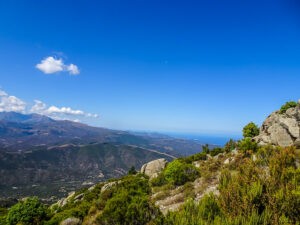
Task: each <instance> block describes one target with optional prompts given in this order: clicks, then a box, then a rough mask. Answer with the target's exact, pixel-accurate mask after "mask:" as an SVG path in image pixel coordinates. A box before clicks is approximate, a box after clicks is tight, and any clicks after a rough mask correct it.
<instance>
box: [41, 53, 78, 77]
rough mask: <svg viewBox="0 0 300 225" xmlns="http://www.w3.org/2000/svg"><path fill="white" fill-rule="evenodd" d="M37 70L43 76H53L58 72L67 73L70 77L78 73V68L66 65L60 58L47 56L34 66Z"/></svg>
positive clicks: (73, 65)
mask: <svg viewBox="0 0 300 225" xmlns="http://www.w3.org/2000/svg"><path fill="white" fill-rule="evenodd" d="M35 67H36V68H37V69H38V70H40V71H42V72H43V73H45V74H53V73H58V72H69V74H71V75H78V74H79V73H80V71H79V68H78V66H76V65H75V64H72V63H71V64H69V65H66V64H65V63H64V61H63V59H61V58H58V59H56V58H54V57H53V56H48V57H46V58H44V59H43V60H42V61H41V62H40V63H38V64H36V66H35Z"/></svg>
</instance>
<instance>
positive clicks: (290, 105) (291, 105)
mask: <svg viewBox="0 0 300 225" xmlns="http://www.w3.org/2000/svg"><path fill="white" fill-rule="evenodd" d="M296 106H297V103H296V102H294V101H290V102H286V103H285V104H284V105H283V106H281V108H280V110H279V113H281V114H282V113H285V112H286V111H287V110H288V109H289V108H294V107H296Z"/></svg>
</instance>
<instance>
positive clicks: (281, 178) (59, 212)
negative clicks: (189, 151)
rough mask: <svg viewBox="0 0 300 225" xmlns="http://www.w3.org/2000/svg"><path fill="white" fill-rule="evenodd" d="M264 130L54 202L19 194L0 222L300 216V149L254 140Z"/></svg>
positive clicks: (138, 223)
mask: <svg viewBox="0 0 300 225" xmlns="http://www.w3.org/2000/svg"><path fill="white" fill-rule="evenodd" d="M295 107H299V105H298V104H296V105H293V106H291V107H290V108H295ZM262 131H263V129H260V130H259V129H258V127H256V125H255V124H254V123H249V124H248V125H247V126H245V128H244V129H243V133H244V139H242V140H239V141H238V142H235V141H232V140H230V141H229V142H228V143H227V144H226V145H225V146H224V148H214V149H212V150H210V149H209V148H204V149H203V152H201V153H197V154H194V155H191V156H188V157H182V158H178V159H175V160H173V161H172V162H169V163H168V162H167V161H166V160H163V159H159V160H154V161H151V162H149V163H146V164H145V165H143V166H142V169H141V171H140V172H137V171H134V170H133V169H131V170H129V172H128V174H127V175H126V176H123V177H122V178H119V179H113V180H109V181H106V182H100V183H98V184H95V185H93V186H91V187H89V188H84V189H81V190H79V191H76V192H72V193H69V195H68V196H67V197H66V198H63V199H61V200H60V201H58V202H57V203H55V204H52V205H48V206H46V205H44V204H43V203H41V202H40V201H39V200H38V199H37V198H27V199H23V200H21V201H20V202H19V203H18V204H16V205H14V206H13V207H11V208H10V209H9V210H8V209H5V208H3V209H2V220H0V221H2V222H0V224H17V223H18V222H21V223H22V224H46V225H50V224H51V225H52V224H62V225H67V224H68V225H70V224H72V225H80V224H82V225H108V224H115V225H149V224H151V225H152V224H153V225H183V224H184V225H201V224H230V225H238V224H272V225H273V224H275V225H277V224H278V225H279V224H291V225H292V224H299V223H300V185H299V184H300V152H299V151H300V150H299V149H297V146H295V145H294V144H291V145H290V146H279V145H274V144H273V145H272V144H267V143H263V144H258V143H257V142H255V140H256V137H257V136H259V135H261V134H262Z"/></svg>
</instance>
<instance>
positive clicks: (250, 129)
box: [243, 122, 259, 138]
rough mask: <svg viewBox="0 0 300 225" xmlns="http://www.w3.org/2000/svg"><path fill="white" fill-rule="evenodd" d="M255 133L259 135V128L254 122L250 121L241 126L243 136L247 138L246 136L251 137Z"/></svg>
mask: <svg viewBox="0 0 300 225" xmlns="http://www.w3.org/2000/svg"><path fill="white" fill-rule="evenodd" d="M257 135H259V128H258V126H257V125H256V124H255V123H253V122H250V123H248V124H247V125H246V126H244V128H243V136H244V138H247V137H249V138H253V137H255V136H257Z"/></svg>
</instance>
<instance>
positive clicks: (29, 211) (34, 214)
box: [6, 197, 48, 225]
mask: <svg viewBox="0 0 300 225" xmlns="http://www.w3.org/2000/svg"><path fill="white" fill-rule="evenodd" d="M47 213H48V212H47V208H46V207H45V206H44V205H43V204H42V203H41V202H40V201H39V199H38V198H36V197H33V198H27V199H25V200H24V201H20V202H19V203H17V204H16V205H14V206H12V207H11V209H10V210H9V212H8V215H7V218H6V222H7V224H9V225H15V224H23V225H39V224H43V220H45V219H47Z"/></svg>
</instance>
